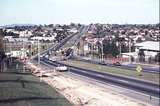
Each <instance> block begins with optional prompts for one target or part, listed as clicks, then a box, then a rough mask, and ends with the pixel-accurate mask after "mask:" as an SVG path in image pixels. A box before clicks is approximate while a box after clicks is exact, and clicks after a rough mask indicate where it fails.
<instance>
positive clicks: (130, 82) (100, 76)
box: [42, 58, 160, 97]
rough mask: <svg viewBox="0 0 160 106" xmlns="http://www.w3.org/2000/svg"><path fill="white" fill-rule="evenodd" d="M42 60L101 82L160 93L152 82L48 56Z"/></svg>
mask: <svg viewBox="0 0 160 106" xmlns="http://www.w3.org/2000/svg"><path fill="white" fill-rule="evenodd" d="M42 61H43V62H45V63H47V64H50V65H52V66H58V65H62V66H63V65H65V66H67V67H68V68H69V71H70V72H72V73H74V74H79V75H83V76H86V77H89V78H93V79H96V80H99V81H101V82H105V83H110V84H113V85H117V86H121V87H125V88H128V89H132V90H135V91H138V92H142V93H145V94H147V95H150V96H154V97H159V94H160V89H159V85H158V84H153V83H151V82H146V81H142V80H138V79H133V78H128V77H122V76H118V75H113V74H108V73H103V72H98V71H93V70H88V69H84V68H79V67H76V66H70V65H66V64H63V63H60V62H55V61H51V60H48V59H46V58H42Z"/></svg>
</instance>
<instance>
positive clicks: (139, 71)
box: [136, 65, 143, 76]
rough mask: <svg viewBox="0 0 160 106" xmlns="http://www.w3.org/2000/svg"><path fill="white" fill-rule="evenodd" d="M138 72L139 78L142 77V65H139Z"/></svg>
mask: <svg viewBox="0 0 160 106" xmlns="http://www.w3.org/2000/svg"><path fill="white" fill-rule="evenodd" d="M136 71H137V72H138V73H139V76H141V72H142V71H143V69H142V67H141V65H137V67H136Z"/></svg>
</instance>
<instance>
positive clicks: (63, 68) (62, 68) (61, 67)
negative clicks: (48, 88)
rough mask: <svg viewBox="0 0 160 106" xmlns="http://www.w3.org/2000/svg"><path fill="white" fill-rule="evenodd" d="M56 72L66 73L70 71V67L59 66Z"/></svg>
mask: <svg viewBox="0 0 160 106" xmlns="http://www.w3.org/2000/svg"><path fill="white" fill-rule="evenodd" d="M56 70H57V71H59V72H65V71H68V67H66V66H58V67H56Z"/></svg>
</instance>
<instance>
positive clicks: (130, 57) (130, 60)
mask: <svg viewBox="0 0 160 106" xmlns="http://www.w3.org/2000/svg"><path fill="white" fill-rule="evenodd" d="M129 53H131V40H130V39H129ZM129 63H131V56H129Z"/></svg>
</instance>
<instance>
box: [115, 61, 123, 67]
mask: <svg viewBox="0 0 160 106" xmlns="http://www.w3.org/2000/svg"><path fill="white" fill-rule="evenodd" d="M113 65H115V66H121V63H120V62H118V61H116V62H113Z"/></svg>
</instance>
